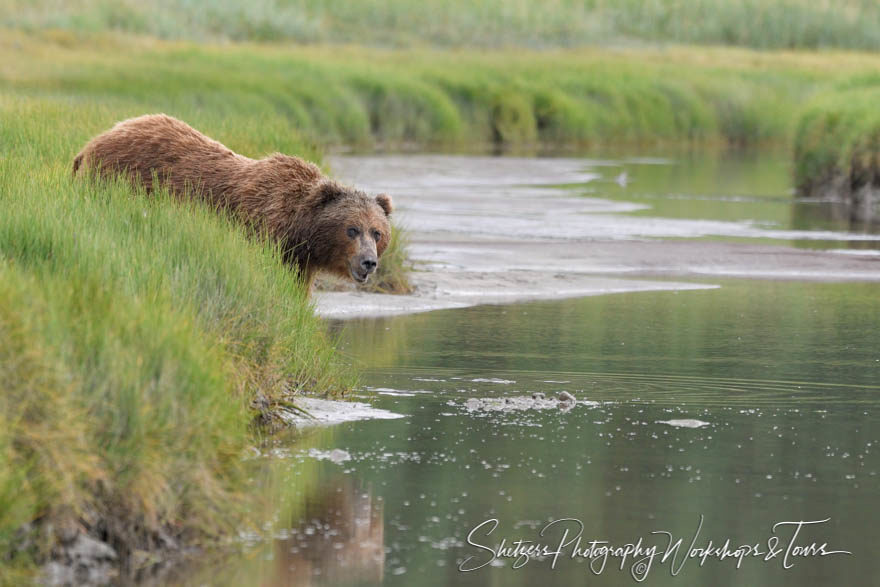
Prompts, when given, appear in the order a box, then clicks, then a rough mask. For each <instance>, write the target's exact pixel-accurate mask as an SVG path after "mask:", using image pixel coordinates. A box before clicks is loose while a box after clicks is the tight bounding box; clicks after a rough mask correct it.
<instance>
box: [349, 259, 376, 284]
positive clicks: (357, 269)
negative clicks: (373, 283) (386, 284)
mask: <svg viewBox="0 0 880 587" xmlns="http://www.w3.org/2000/svg"><path fill="white" fill-rule="evenodd" d="M353 261H354V262H353V263H352V268H351V276H352V277H353V278H354V280H355V281H358V282H360V283H363V282H365V281H366V280H367V278H368V277H369V276H370V274H372V273H373V272H374V271H376V267H378V266H379V260H378V259H377V258H376V257H375V256H373V255H358V256H357V257H356V258H355V259H353Z"/></svg>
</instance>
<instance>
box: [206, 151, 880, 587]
mask: <svg viewBox="0 0 880 587" xmlns="http://www.w3.org/2000/svg"><path fill="white" fill-rule="evenodd" d="M759 164H760V162H756V165H758V167H755V169H756V170H760V169H761V168H760V165H759ZM641 166H642V167H645V164H642V165H641ZM655 172H656V173H660V174H662V173H669V170H668V169H667V170H666V171H665V172H664V171H655ZM643 173H644V172H642V175H641V177H644V174H643ZM766 173H767V177H768V178H770V179H766V180H765V181H764V183H760V182H759V183H758V184H755V185H753V186H752V187H751V188H749V189H746V187H743V184H742V182H743V181H746V180H744V179H742V178H740V179H732V180H730V181H733V182H734V183H736V182H740V183H739V184H737V185H740V186H741V187H742V189H741V190H739V193H740V195H742V193H746V195H748V198H746V199H745V200H743V201H740V202H737V201H735V200H731V201H730V202H723V203H721V204H717V205H713V207H712V210H714V211H715V212H713V211H711V210H708V211H695V210H694V209H692V208H691V207H687V208H686V210H683V211H681V212H680V214H682V215H684V214H697V215H700V216H699V217H703V218H707V217H712V214H714V213H716V212H717V211H718V209H719V208H718V206H721V207H722V208H723V207H726V206H728V205H729V206H730V210H729V211H726V212H717V213H718V214H721V215H722V216H723V217H724V218H725V219H741V218H745V217H749V218H758V219H764V220H765V221H767V222H777V223H782V222H788V223H789V225H791V226H798V227H799V229H809V228H808V227H813V228H815V229H817V230H818V229H821V230H825V229H827V228H828V227H829V226H831V225H834V223H835V222H839V220H835V219H834V218H829V217H827V216H822V215H821V214H818V213H816V215H815V217H813V216H810V215H807V217H808V219H807V220H803V219H802V217H801V216H799V215H798V214H797V213H795V212H793V208H792V205H791V203H790V202H788V203H785V204H783V203H781V202H780V201H778V200H776V199H774V198H775V197H776V196H774V195H773V194H778V192H780V191H785V185H787V184H786V183H785V180H784V179H781V177H782V176H780V175H779V170H778V169H777V171H767V172H766ZM712 177H714V178H715V179H714V180H713V179H712ZM700 178H701V176H699V175H696V176H695V180H694V185H696V186H699V185H700V182H704V183H705V184H706V185H707V186H709V185H716V186H717V185H718V184H719V182H721V183H723V181H726V180H723V179H719V176H718V174H717V173H716V174H715V175H714V176H712V174H711V173H709V177H707V178H703V179H700ZM669 181H670V182H672V180H669ZM713 182H714V183H713ZM774 182H775V183H774ZM633 185H635V178H634V179H633ZM654 185H660V186H661V187H662V183H660V182H659V180H657V181H655V182H654ZM670 185H671V184H670ZM670 185H667V187H666V188H662V189H661V187H658V190H657V193H656V194H654V195H652V194H651V193H649V192H650V190H643V191H642V192H640V193H641V194H642V195H641V196H640V197H641V198H642V199H645V200H647V199H654V200H658V201H659V202H655V203H654V204H655V205H656V206H666V207H671V206H675V205H677V204H676V202H680V201H681V199H680V198H679V199H677V198H676V197H673V196H674V195H675V193H676V190H675V189H673V188H672V187H670ZM746 185H748V184H746ZM762 186H763V188H766V189H767V190H768V191H770V192H772V193H769V194H765V195H766V196H767V197H766V198H764V199H762V198H763V197H762V196H761V194H760V193H761V191H762ZM708 189H709V188H708V187H707V190H708ZM715 191H716V192H717V191H718V190H717V189H716V190H715ZM728 191H730V192H734V191H736V190H732V189H731V190H728ZM663 194H665V196H664V195H663ZM606 195H607V194H606ZM759 196H761V197H759ZM621 197H622V196H621ZM630 198H631V199H633V198H632V197H631V195H630ZM691 199H692V198H691ZM634 201H635V200H634ZM783 211H785V213H783ZM669 214H672V212H669ZM785 214H787V216H786V215H785ZM809 218H814V219H813V220H809ZM799 223H801V224H799ZM803 223H806V224H803ZM810 223H812V224H810ZM838 228H840V227H838ZM712 283H715V284H720V285H721V287H720V288H718V289H711V290H697V291H681V292H659V293H658V292H648V293H635V294H622V295H609V296H598V297H590V298H583V299H574V300H566V301H556V302H538V303H528V304H517V305H510V306H483V307H475V308H469V309H464V310H450V311H439V312H432V313H427V314H418V315H412V316H403V317H395V318H384V319H369V320H367V319H365V320H357V321H349V322H345V323H334V324H332V325H331V328H332V329H333V331H334V332H335V333H336V335H337V336H338V337H339V340H340V346H341V348H342V351H343V352H344V353H347V354H348V355H349V356H350V357H351V360H352V362H353V364H356V365H357V366H358V367H359V368H360V369H362V370H363V372H364V376H363V379H362V381H363V388H362V389H361V390H359V392H358V396H359V399H361V400H362V401H363V400H366V401H372V402H373V403H374V405H375V406H376V407H380V408H384V409H387V410H391V411H394V412H397V413H400V414H402V415H404V416H405V417H403V418H400V419H396V420H378V421H369V422H359V423H349V424H342V425H338V426H335V427H332V428H328V429H320V430H314V431H311V432H307V433H305V435H304V436H302V437H299V438H296V439H292V438H284V437H282V438H277V439H274V440H273V442H272V444H271V445H270V446H268V447H266V449H265V450H264V451H263V455H262V456H261V457H259V458H256V459H254V460H255V462H257V463H265V464H266V466H267V468H272V469H273V470H274V471H276V473H275V474H273V475H271V476H269V475H267V476H266V479H269V478H270V477H271V482H270V481H267V480H266V479H262V480H259V481H260V484H261V485H263V486H265V485H266V484H269V483H271V484H272V485H273V492H272V494H273V495H276V496H280V497H277V498H276V499H278V505H277V509H276V511H277V512H278V513H277V515H276V517H275V519H274V520H273V522H272V524H271V525H267V526H266V529H265V532H263V533H262V535H260V536H256V535H255V536H246V537H245V539H246V540H249V541H252V542H253V544H254V546H253V548H251V549H250V550H249V551H248V555H247V556H245V557H244V558H243V560H239V559H235V560H230V561H221V562H220V563H218V564H216V565H214V566H213V568H212V569H210V570H209V571H208V573H207V575H205V574H200V575H199V576H198V577H197V578H196V579H194V581H195V582H210V583H225V584H236V585H240V584H252V585H378V584H384V585H447V584H460V585H480V586H482V585H505V586H506V585H524V586H525V585H542V584H544V585H547V584H550V585H573V584H602V585H631V584H635V581H634V579H633V577H632V576H631V574H632V573H636V574H637V575H639V574H640V573H641V575H640V576H644V575H645V574H646V580H645V583H646V584H651V585H826V584H831V583H836V584H840V585H871V584H877V577H878V576H880V557H878V556H877V555H876V554H875V549H876V547H877V546H878V545H880V507H878V506H880V285H877V284H870V283H868V284H865V283H861V284H823V283H810V284H806V283H798V282H768V281H744V280H743V281H720V282H719V281H713V282H712ZM561 391H567V392H569V393H571V394H572V395H574V396H575V397H576V398H577V399H578V400H579V403H578V404H577V405H575V406H574V407H573V408H572V409H570V410H568V411H562V410H559V409H555V408H554V409H545V410H525V411H494V412H486V411H479V410H477V411H473V410H471V409H469V408H468V406H467V400H468V399H469V398H504V397H515V396H524V395H525V396H530V395H531V394H532V393H534V392H543V393H545V394H547V395H548V396H555V395H557V394H558V393H560V392H561ZM682 419H691V420H699V421H700V422H704V423H706V425H705V426H702V427H699V428H682V427H676V426H672V425H669V424H667V423H664V422H668V421H670V420H682ZM334 449H338V450H337V451H336V452H332V451H334ZM342 451H344V452H342ZM278 471H281V473H280V474H279V473H278ZM567 518H568V519H575V520H577V521H579V523H580V524H582V526H583V537H582V540H581V543H580V545H579V547H580V551H579V552H580V553H583V551H585V550H587V549H589V547H590V542H591V541H593V540H595V541H605V542H607V543H610V544H612V545H615V546H621V547H622V546H624V545H626V544H628V543H637V542H638V541H639V540H640V539H641V541H642V543H641V546H642V548H643V549H647V548H650V547H652V546H655V547H657V549H658V550H660V551H661V552H660V554H659V555H658V556H657V557H656V558H655V559H654V560H653V562H652V564H651V566H650V568H647V567H646V566H644V565H643V566H637V565H636V562H637V560H636V558H638V559H642V562H645V560H646V559H644V554H643V555H642V556H640V557H633V556H632V555H629V556H628V557H627V558H626V559H624V560H623V561H622V559H621V558H620V557H619V556H618V557H615V556H609V557H607V559H605V565H604V567H602V566H601V565H602V560H603V559H602V558H601V557H600V556H595V557H594V559H593V560H592V561H591V560H590V559H589V558H584V557H583V556H574V557H573V556H572V555H573V554H577V553H578V551H576V550H575V546H576V545H575V544H574V541H573V534H574V533H575V532H576V531H577V528H576V522H574V521H569V522H559V523H557V524H555V525H551V526H550V527H549V528H546V529H545V527H546V526H547V524H548V523H550V522H552V521H554V520H561V519H567ZM491 519H497V527H494V526H493V525H485V526H482V527H481V529H479V530H477V531H475V533H474V534H473V535H472V536H471V541H472V542H474V543H476V545H471V544H468V543H467V538H468V534H469V533H470V532H471V531H472V530H473V529H474V528H475V527H477V526H478V525H480V524H481V523H483V522H485V521H486V520H491ZM701 519H702V525H701ZM818 520H827V521H826V522H824V523H821V524H816V525H812V526H808V527H803V528H802V529H801V530H800V532H799V534H798V536H797V538H796V539H794V540H793V541H792V536H793V533H794V527H792V526H782V527H778V528H777V529H776V532H775V533H774V531H773V525H774V524H776V523H777V522H794V521H818ZM490 529H492V530H493V531H491V532H489V530H490ZM542 529H544V533H543V536H542V535H541V531H542ZM566 530H568V536H567V538H566V539H565V540H567V541H570V542H569V544H568V545H566V546H565V547H564V548H563V549H562V552H561V554H560V555H559V556H558V558H556V560H555V568H554V560H553V558H554V557H553V556H545V557H530V558H529V559H528V560H527V561H526V559H525V558H520V559H519V560H518V564H519V565H520V567H519V568H513V567H514V565H515V564H517V558H516V557H512V558H497V559H496V560H494V561H493V560H492V558H493V555H492V554H491V553H490V552H489V550H490V549H495V548H496V547H497V546H498V545H499V543H501V542H502V540H504V541H505V546H506V547H508V549H512V548H513V546H514V545H515V544H514V543H515V542H516V541H517V540H523V541H533V542H537V543H540V544H544V545H547V546H548V547H549V548H550V549H552V550H555V549H557V548H558V547H559V544H560V541H562V540H563V534H564V532H565V531H566ZM652 532H668V533H669V535H671V537H672V542H673V544H674V543H675V541H677V540H678V539H679V538H680V539H681V540H682V544H681V547H680V549H679V551H678V553H677V554H676V556H675V557H674V559H672V558H671V559H667V560H666V561H665V562H663V561H662V560H661V559H662V556H663V555H662V549H664V548H666V547H667V546H668V543H669V538H668V536H669V535H667V534H652ZM773 537H775V539H776V540H778V542H776V543H775V545H773V540H774V538H773ZM728 539H729V541H730V542H729V550H730V551H736V549H737V548H738V547H739V546H740V545H751V546H752V547H753V548H754V547H757V548H758V550H760V552H761V553H762V554H761V556H745V557H744V559H743V560H742V561H741V563H740V564H739V568H737V565H738V562H739V561H738V560H737V559H736V558H735V557H730V558H727V559H725V560H719V559H718V557H713V556H709V557H708V558H707V559H706V560H705V562H702V564H701V561H700V558H699V556H698V557H697V558H689V559H686V558H685V556H686V554H687V551H688V549H689V548H690V547H691V546H692V543H693V548H706V547H707V546H708V545H709V542H710V541H711V543H712V547H713V548H717V547H719V546H723V544H724V543H725V541H726V540H728ZM768 541H770V545H768ZM792 542H793V543H794V544H796V545H797V546H799V547H808V546H809V545H812V544H814V543H815V545H816V546H817V547H818V546H819V545H822V544H826V546H825V550H826V551H849V552H851V553H852V554H851V555H846V554H832V555H828V556H824V557H823V556H810V557H807V556H795V551H793V550H792V551H791V552H789V557H788V559H784V557H785V554H786V548H787V547H788V546H789V544H790V543H792ZM481 546H482V547H481ZM773 546H775V549H776V550H777V551H779V554H778V555H776V556H775V557H774V556H772V555H768V554H767V553H768V550H772V549H773ZM741 552H742V551H741ZM814 552H815V551H814ZM596 554H597V555H598V553H596ZM469 557H470V558H469ZM768 558H769V560H765V559H768ZM522 563H525V564H522ZM462 565H464V566H465V567H468V568H472V567H481V568H479V569H477V570H474V571H472V572H461V571H460V570H459V567H460V566H462ZM787 565H788V566H790V568H785V566H787ZM621 567H622V568H621ZM205 577H207V579H206V578H205Z"/></svg>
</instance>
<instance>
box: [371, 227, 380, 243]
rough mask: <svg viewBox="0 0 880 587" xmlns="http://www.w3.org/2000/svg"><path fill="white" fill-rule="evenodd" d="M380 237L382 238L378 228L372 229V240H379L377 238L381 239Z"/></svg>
mask: <svg viewBox="0 0 880 587" xmlns="http://www.w3.org/2000/svg"><path fill="white" fill-rule="evenodd" d="M381 238H382V233H381V232H379V231H378V230H374V231H373V240H374V241H376V242H379V239H381Z"/></svg>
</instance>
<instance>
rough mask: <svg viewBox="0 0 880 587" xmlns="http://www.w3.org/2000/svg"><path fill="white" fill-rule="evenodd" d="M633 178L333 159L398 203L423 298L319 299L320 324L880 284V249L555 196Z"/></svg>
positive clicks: (594, 171)
mask: <svg viewBox="0 0 880 587" xmlns="http://www.w3.org/2000/svg"><path fill="white" fill-rule="evenodd" d="M636 163H638V164H657V165H663V164H668V162H667V161H664V160H656V161H636ZM625 164H626V161H602V160H584V159H566V158H550V159H537V158H513V157H510V158H497V157H466V156H439V155H412V156H376V157H335V158H332V159H331V165H332V168H333V171H334V172H335V173H336V174H337V175H339V176H340V177H341V178H342V179H343V180H345V181H350V182H353V183H356V184H358V185H359V186H363V187H365V188H366V189H368V190H371V191H377V192H378V191H387V192H389V193H391V194H393V197H394V198H395V202H396V206H397V211H396V214H397V221H398V222H399V223H400V224H401V225H402V226H404V227H405V228H406V229H407V230H408V231H409V233H410V236H411V241H412V242H411V246H410V254H411V257H412V259H413V261H414V263H415V268H416V271H415V272H414V273H413V276H412V277H413V282H414V284H415V286H416V291H415V293H414V294H413V295H409V296H387V295H375V294H364V293H358V292H354V291H351V292H322V293H319V294H318V295H316V309H317V311H318V313H320V314H321V315H323V316H325V317H330V318H352V317H357V316H381V315H391V314H402V313H412V312H424V311H429V310H437V309H446V308H462V307H466V306H473V305H478V304H504V303H512V302H519V301H527V300H546V299H560V298H568V297H581V296H589V295H601V294H607V293H622V292H637V291H659V290H682V289H695V288H706V287H714V286H712V285H711V284H707V283H705V282H703V283H682V282H673V281H668V280H670V279H681V278H689V279H701V280H703V281H705V280H706V279H707V278H712V277H738V278H751V279H775V280H808V281H880V235H872V234H862V233H848V232H840V231H831V230H788V229H781V228H775V227H773V226H766V225H763V224H762V223H759V222H754V221H719V220H692V219H680V218H659V217H651V216H645V215H638V216H634V215H630V213H631V212H635V211H639V210H644V209H645V208H646V207H645V206H644V205H641V204H637V203H631V202H625V201H619V200H610V199H604V198H600V197H582V196H578V195H576V193H575V192H572V191H565V190H562V189H559V188H558V187H554V186H557V185H561V184H583V185H588V186H589V185H596V186H597V189H596V190H595V191H596V193H597V194H601V193H602V186H603V185H607V183H609V182H614V181H618V182H626V175H625V174H622V172H621V170H622V169H625V168H626V166H625ZM603 182H604V183H603ZM707 238H711V239H713V240H706V239H707ZM724 239H736V240H735V241H734V242H726V241H725V240H724ZM749 240H754V241H755V242H748V241H749ZM773 240H776V241H793V240H802V241H811V242H820V241H821V242H823V243H824V242H832V243H837V245H836V246H837V247H840V246H841V243H846V242H848V241H868V242H876V243H877V245H876V247H873V246H872V248H871V249H869V250H867V251H862V254H859V255H842V254H840V249H839V248H837V249H833V250H827V251H821V250H814V249H797V248H794V247H790V246H782V245H775V244H765V243H766V242H767V241H773ZM636 277H638V278H650V277H654V278H658V277H659V278H663V279H664V281H651V280H648V279H634V278H636Z"/></svg>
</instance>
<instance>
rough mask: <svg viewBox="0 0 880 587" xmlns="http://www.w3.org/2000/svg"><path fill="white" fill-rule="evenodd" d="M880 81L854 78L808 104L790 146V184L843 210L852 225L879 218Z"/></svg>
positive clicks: (802, 192)
mask: <svg viewBox="0 0 880 587" xmlns="http://www.w3.org/2000/svg"><path fill="white" fill-rule="evenodd" d="M878 104H880V77H877V76H876V75H872V76H862V77H855V78H853V79H850V80H847V81H846V82H844V83H842V84H840V86H839V87H838V88H836V89H835V90H833V91H830V92H827V93H825V94H823V95H821V96H818V97H817V98H816V99H814V100H813V101H812V102H811V103H810V104H809V105H808V107H807V108H806V109H805V110H804V112H803V114H802V115H801V117H800V119H799V121H798V126H797V133H796V135H795V142H794V159H795V182H796V184H797V188H798V192H799V193H800V194H801V195H804V196H809V197H819V198H826V199H831V200H836V201H841V202H844V203H846V204H848V205H849V208H850V211H851V215H852V217H853V218H854V219H855V220H861V221H864V220H872V219H876V218H878V217H880V109H878Z"/></svg>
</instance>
